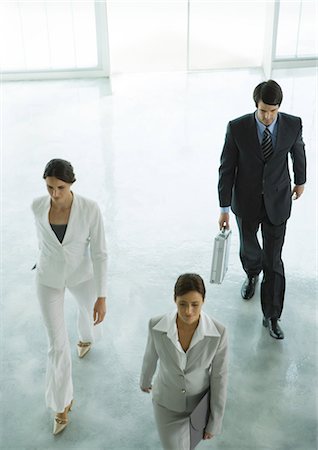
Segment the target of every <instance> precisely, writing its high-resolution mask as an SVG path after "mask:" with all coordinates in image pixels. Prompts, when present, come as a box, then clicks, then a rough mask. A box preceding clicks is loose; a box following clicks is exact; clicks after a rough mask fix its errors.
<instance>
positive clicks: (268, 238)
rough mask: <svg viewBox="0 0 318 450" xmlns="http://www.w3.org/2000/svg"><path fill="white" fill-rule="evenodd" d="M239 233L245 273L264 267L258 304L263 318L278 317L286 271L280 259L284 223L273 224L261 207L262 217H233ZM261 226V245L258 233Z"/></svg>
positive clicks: (281, 308) (249, 273)
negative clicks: (260, 306)
mask: <svg viewBox="0 0 318 450" xmlns="http://www.w3.org/2000/svg"><path fill="white" fill-rule="evenodd" d="M236 221H237V225H238V229H239V233H240V258H241V262H242V266H243V269H244V270H245V272H246V273H247V275H250V276H252V275H258V274H259V273H260V272H261V271H262V270H263V281H262V284H261V304H262V310H263V314H264V316H265V317H266V318H270V317H273V318H277V319H278V318H279V317H280V316H281V313H282V310H283V304H284V295H285V273H284V265H283V261H282V258H281V254H282V248H283V244H284V239H285V232H286V222H284V223H282V224H281V225H273V224H272V223H271V222H270V221H269V219H268V217H267V214H266V210H265V208H264V207H263V210H262V214H261V217H260V218H259V219H255V220H246V219H242V218H240V217H236ZM259 226H261V232H262V241H263V242H262V246H261V245H260V243H259V240H258V237H257V232H258V229H259Z"/></svg>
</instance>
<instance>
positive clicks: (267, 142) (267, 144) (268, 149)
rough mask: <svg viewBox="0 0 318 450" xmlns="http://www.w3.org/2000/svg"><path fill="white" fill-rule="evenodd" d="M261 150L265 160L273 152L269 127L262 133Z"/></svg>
mask: <svg viewBox="0 0 318 450" xmlns="http://www.w3.org/2000/svg"><path fill="white" fill-rule="evenodd" d="M262 151H263V155H264V158H265V161H267V160H268V158H269V157H270V156H272V153H273V144H272V136H271V132H270V131H269V129H268V128H267V127H266V128H265V130H264V134H263V140H262Z"/></svg>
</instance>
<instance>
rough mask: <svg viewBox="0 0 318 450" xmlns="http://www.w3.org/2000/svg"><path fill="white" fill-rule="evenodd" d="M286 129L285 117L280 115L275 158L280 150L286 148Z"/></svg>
mask: <svg viewBox="0 0 318 450" xmlns="http://www.w3.org/2000/svg"><path fill="white" fill-rule="evenodd" d="M284 130H285V127H284V117H283V116H281V115H280V114H279V115H278V121H277V135H276V145H275V148H274V153H273V156H275V155H277V153H278V152H279V150H280V149H281V148H283V146H284V140H285V137H286V135H285V131H284Z"/></svg>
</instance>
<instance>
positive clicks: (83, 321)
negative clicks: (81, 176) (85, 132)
mask: <svg viewBox="0 0 318 450" xmlns="http://www.w3.org/2000/svg"><path fill="white" fill-rule="evenodd" d="M43 178H44V180H45V183H46V188H47V190H48V194H49V195H45V196H43V197H39V198H37V199H35V200H34V201H33V203H32V210H33V213H34V218H35V224H36V230H37V236H38V241H39V255H38V260H37V264H36V286H37V295H38V299H39V302H40V307H41V313H42V317H43V321H44V324H45V327H46V331H47V334H48V339H49V352H48V364H47V373H46V404H47V406H48V407H50V408H52V409H53V411H55V412H56V415H55V418H54V428H53V433H54V434H58V433H60V432H61V431H62V430H64V428H65V427H66V426H67V424H68V412H69V411H70V410H71V406H72V402H73V383H72V361H71V352H70V346H69V341H68V336H67V331H66V327H65V321H64V293H65V289H66V288H67V289H68V290H69V291H70V292H71V294H72V295H73V296H74V297H75V299H76V301H77V304H78V321H77V325H78V335H79V342H78V344H77V351H78V356H79V357H80V358H82V357H84V356H85V355H86V354H87V352H88V351H89V350H90V348H91V345H92V343H93V342H94V340H95V339H96V337H98V335H100V334H101V329H100V326H95V327H94V325H98V324H99V323H100V322H102V321H103V320H104V317H105V314H106V303H105V302H106V260H107V255H106V243H105V235H104V227H103V220H102V215H101V212H100V209H99V207H98V205H97V204H96V203H95V202H94V201H92V200H89V199H87V198H85V197H82V196H80V195H78V194H75V193H74V192H73V191H72V190H71V188H72V185H73V183H74V182H75V175H74V171H73V167H72V165H71V164H70V163H69V162H68V161H65V160H63V159H52V160H51V161H49V162H48V164H47V165H46V167H45V170H44V175H43Z"/></svg>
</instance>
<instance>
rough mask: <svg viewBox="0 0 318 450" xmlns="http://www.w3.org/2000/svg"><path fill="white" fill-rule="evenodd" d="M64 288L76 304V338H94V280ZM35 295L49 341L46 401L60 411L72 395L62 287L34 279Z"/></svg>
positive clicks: (96, 331)
mask: <svg viewBox="0 0 318 450" xmlns="http://www.w3.org/2000/svg"><path fill="white" fill-rule="evenodd" d="M67 289H68V290H69V291H70V292H71V294H72V295H73V296H74V298H75V300H76V302H77V305H78V316H77V330H78V335H79V340H80V341H82V342H94V341H95V340H96V339H98V338H99V337H101V334H102V328H101V324H99V325H96V326H94V322H93V309H94V303H95V301H96V294H95V284H94V280H93V279H90V280H88V281H85V282H83V283H80V284H78V285H76V286H72V287H69V288H67ZM37 295H38V299H39V302H40V307H41V312H42V317H43V320H44V325H45V328H46V331H47V335H48V341H49V350H48V361H47V370H46V391H45V399H46V404H47V406H48V407H49V408H52V409H53V410H54V411H55V412H63V411H64V409H65V407H66V406H67V405H68V404H69V403H70V402H71V400H72V399H73V381H72V360H71V350H70V343H69V339H68V334H67V330H66V326H65V319H64V295H65V289H55V288H51V287H48V286H44V285H43V284H39V283H37Z"/></svg>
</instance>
